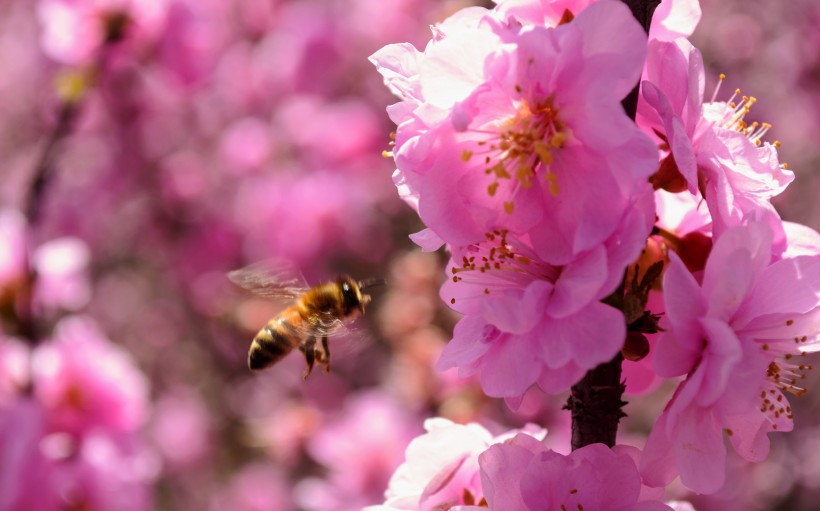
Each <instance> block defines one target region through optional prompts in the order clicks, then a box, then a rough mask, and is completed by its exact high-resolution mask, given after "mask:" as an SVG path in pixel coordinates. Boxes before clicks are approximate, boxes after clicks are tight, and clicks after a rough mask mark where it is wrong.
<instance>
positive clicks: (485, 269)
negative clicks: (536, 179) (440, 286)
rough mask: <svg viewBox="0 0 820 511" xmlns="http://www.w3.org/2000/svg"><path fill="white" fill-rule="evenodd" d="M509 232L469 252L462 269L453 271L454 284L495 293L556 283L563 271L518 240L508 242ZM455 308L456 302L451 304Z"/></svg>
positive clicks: (492, 236)
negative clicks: (537, 282) (535, 282)
mask: <svg viewBox="0 0 820 511" xmlns="http://www.w3.org/2000/svg"><path fill="white" fill-rule="evenodd" d="M508 234H509V233H508V231H507V230H506V229H498V230H495V231H493V232H488V233H487V234H486V235H485V236H486V238H487V239H486V240H485V241H482V242H481V243H475V244H473V245H470V246H469V247H467V248H466V253H465V254H464V255H462V257H461V265H460V266H454V267H453V268H452V273H453V277H452V279H453V282H463V283H464V284H472V285H477V286H481V287H483V288H484V294H490V292H491V291H492V290H493V289H496V290H497V289H508V288H510V287H526V285H527V284H528V283H529V282H532V281H533V280H536V279H539V280H546V281H549V282H555V281H556V280H557V279H558V277H559V276H560V274H561V268H559V267H556V266H552V265H550V264H547V263H544V262H543V261H540V260H539V259H538V257H537V255H536V254H535V253H534V252H533V251H532V249H531V248H529V247H528V246H527V245H525V244H524V243H523V242H522V241H521V240H519V239H517V238H508ZM450 303H451V304H455V303H456V302H455V298H452V299H451V300H450Z"/></svg>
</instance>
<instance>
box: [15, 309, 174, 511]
mask: <svg viewBox="0 0 820 511" xmlns="http://www.w3.org/2000/svg"><path fill="white" fill-rule="evenodd" d="M0 366H2V367H3V370H4V371H3V372H4V375H8V376H12V377H13V378H9V381H6V382H5V383H4V386H5V387H6V390H7V391H9V392H4V393H3V395H0V445H2V446H3V452H4V455H3V467H5V468H4V470H3V474H2V476H0V489H2V496H3V497H2V499H0V507H2V509H8V510H18V509H19V510H22V509H42V510H44V511H46V510H58V509H75V508H87V509H115V508H118V509H128V510H133V511H140V510H148V509H150V508H151V502H152V500H153V499H152V497H151V491H150V488H151V483H152V482H153V481H154V479H155V478H156V475H157V471H158V468H159V467H158V464H157V460H156V458H155V456H154V455H153V453H152V451H151V450H150V449H148V448H147V446H146V445H145V444H144V442H143V440H142V439H141V437H140V436H139V435H138V430H139V428H140V427H141V426H142V425H143V424H144V422H145V420H146V418H147V407H148V382H147V380H146V378H145V376H144V375H143V374H142V373H141V372H140V371H139V370H137V369H136V367H134V365H133V362H132V360H131V358H130V357H129V356H128V355H127V354H126V353H124V352H123V351H122V350H120V349H119V348H117V347H115V346H113V345H112V344H111V342H110V341H109V340H107V339H106V338H105V337H104V336H103V335H102V334H101V332H100V331H99V330H98V328H97V327H96V325H94V323H93V321H92V320H90V319H88V318H85V317H79V316H73V317H67V318H65V319H63V320H61V321H60V323H59V324H58V325H57V326H56V328H55V331H54V335H53V338H51V339H49V340H47V341H46V342H44V343H43V344H41V345H39V346H37V347H36V348H34V349H33V350H32V349H29V348H28V347H27V346H26V345H25V344H23V342H22V341H20V340H17V339H13V338H6V339H3V350H2V353H0ZM123 494H124V495H128V499H127V500H125V501H123V500H121V495H123Z"/></svg>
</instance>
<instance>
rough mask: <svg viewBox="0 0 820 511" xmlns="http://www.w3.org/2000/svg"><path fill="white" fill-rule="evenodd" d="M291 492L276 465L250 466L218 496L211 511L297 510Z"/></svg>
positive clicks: (245, 467) (253, 464)
mask: <svg viewBox="0 0 820 511" xmlns="http://www.w3.org/2000/svg"><path fill="white" fill-rule="evenodd" d="M291 491H292V489H291V488H290V486H289V485H288V483H287V481H286V480H285V476H284V474H283V473H282V472H281V470H280V469H279V468H278V467H277V466H276V465H275V464H273V463H265V462H258V463H249V464H247V465H245V466H244V467H243V468H242V469H241V470H240V471H239V472H238V473H237V474H235V475H234V476H233V478H232V479H231V480H230V482H229V483H228V485H227V486H226V487H225V488H224V489H222V490H221V491H220V492H218V493H217V495H216V498H215V499H213V503H212V505H211V507H210V510H211V511H223V510H228V509H229V510H231V511H294V510H295V509H296V508H295V507H294V505H293V502H292V499H291Z"/></svg>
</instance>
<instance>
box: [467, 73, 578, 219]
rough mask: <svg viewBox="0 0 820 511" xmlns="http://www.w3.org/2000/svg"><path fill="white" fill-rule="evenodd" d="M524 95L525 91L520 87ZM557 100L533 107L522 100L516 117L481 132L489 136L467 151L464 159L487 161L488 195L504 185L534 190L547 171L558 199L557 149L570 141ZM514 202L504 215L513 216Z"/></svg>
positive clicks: (505, 207) (485, 163) (507, 207)
mask: <svg viewBox="0 0 820 511" xmlns="http://www.w3.org/2000/svg"><path fill="white" fill-rule="evenodd" d="M516 91H517V92H519V93H520V92H521V87H520V86H516ZM553 103H554V100H553V97H552V96H550V97H548V98H547V99H546V100H543V101H539V102H535V103H531V102H529V101H527V100H522V101H521V102H520V104H519V105H518V111H517V112H516V114H515V116H513V117H511V118H509V119H507V120H506V121H504V122H503V123H501V124H500V125H498V126H496V127H487V128H482V129H479V130H477V132H479V133H481V134H485V135H487V137H486V138H485V139H483V140H479V141H478V147H477V148H476V149H475V150H469V149H465V150H464V151H463V152H462V154H461V159H462V160H463V161H465V162H467V161H470V160H471V159H472V158H473V157H474V156H478V157H483V158H484V162H483V163H484V165H485V170H484V172H485V174H487V175H489V176H491V177H492V180H491V182H490V184H489V185H488V186H487V193H488V194H489V195H490V196H491V197H494V196H495V195H496V193H497V192H498V189H499V187H500V186H501V183H503V182H505V181H508V182H511V183H512V184H513V185H518V186H522V187H524V188H530V187H531V186H532V185H533V184H534V182H535V181H534V179H535V175H536V173H537V172H538V171H539V170H540V169H543V170H542V172H543V174H544V179H545V180H546V181H547V183H548V186H549V190H550V193H552V195H558V180H557V176H556V175H555V173H554V172H552V170H550V165H552V160H553V154H552V151H553V150H554V149H558V148H560V147H562V146H563V145H564V143H565V142H566V141H567V139H568V138H569V130H568V129H567V128H566V127H565V126H564V125H563V124H562V123H561V121H560V120H559V119H558V110H557V109H556V108H555V106H554V104H553ZM513 209H514V208H513V202H512V198H511V197H510V200H508V201H505V202H504V211H506V212H507V213H512V212H513Z"/></svg>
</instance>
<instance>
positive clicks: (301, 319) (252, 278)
mask: <svg viewBox="0 0 820 511" xmlns="http://www.w3.org/2000/svg"><path fill="white" fill-rule="evenodd" d="M228 278H229V279H230V280H231V281H233V282H234V283H235V284H236V285H238V286H239V287H242V288H244V289H246V290H248V291H250V292H251V293H253V294H255V295H257V296H260V297H263V298H271V299H276V298H279V299H283V298H284V299H289V300H291V301H292V302H293V304H292V305H290V306H288V307H287V308H286V309H284V310H283V311H282V312H280V313H279V314H278V315H276V316H275V317H274V318H273V319H271V320H270V321H268V322H267V324H265V326H263V327H262V329H261V330H259V332H258V333H257V334H256V337H254V338H253V342H251V347H250V350H249V351H248V367H249V368H250V369H251V370H253V371H258V370H261V369H265V368H267V367H270V366H272V365H274V364H276V363H277V362H279V361H280V360H282V359H283V358H285V356H287V355H288V354H289V353H290V352H291V351H293V349H294V348H299V351H301V352H302V354H303V355H304V356H305V362H307V369H306V370H305V373H304V379H307V377H308V376H309V375H310V373H311V371H312V370H313V365H314V363H316V362H318V363H319V364H320V365H322V366H324V370H325V372H326V373H327V372H329V371H330V346H329V345H328V338H329V337H330V336H331V335H333V334H335V333H338V332H339V331H340V330H342V329H343V328H344V325H345V322H347V321H349V320H351V319H353V318H355V317H356V316H358V315H360V314H361V315H364V312H365V307H367V304H369V303H370V300H371V297H370V295H368V294H365V293H364V292H363V291H364V290H365V289H367V288H368V287H372V286H376V285H382V284H384V281H383V280H381V279H368V280H363V281H356V280H354V279H352V278H350V277H349V276H347V275H340V276H339V277H337V278H336V280H333V281H331V282H326V283H324V284H319V285H318V286H314V287H312V288H308V287H307V285H306V284H305V282H304V278H302V277H301V275H299V274H298V272H293V271H292V270H291V269H290V268H287V267H286V268H284V269H282V268H280V269H276V268H271V267H269V265H252V266H249V267H247V268H243V269H241V270H236V271H232V272H230V273H228Z"/></svg>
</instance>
